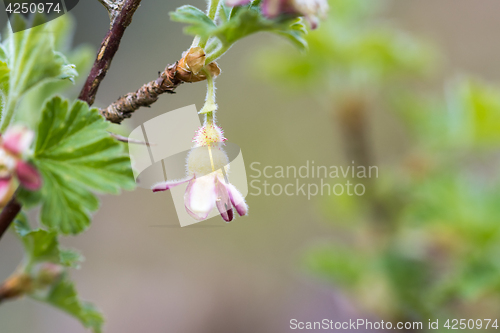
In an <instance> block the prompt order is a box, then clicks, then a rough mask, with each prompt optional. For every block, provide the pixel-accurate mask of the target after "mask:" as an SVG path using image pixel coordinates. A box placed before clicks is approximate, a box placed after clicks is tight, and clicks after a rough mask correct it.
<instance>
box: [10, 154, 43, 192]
mask: <svg viewBox="0 0 500 333" xmlns="http://www.w3.org/2000/svg"><path fill="white" fill-rule="evenodd" d="M16 175H17V178H18V179H19V182H20V183H21V185H22V186H23V187H25V188H27V189H28V190H30V191H36V190H38V189H39V188H40V187H41V186H42V177H41V176H40V173H38V170H37V169H35V167H34V166H32V165H30V164H28V163H26V162H24V161H18V162H17V165H16Z"/></svg>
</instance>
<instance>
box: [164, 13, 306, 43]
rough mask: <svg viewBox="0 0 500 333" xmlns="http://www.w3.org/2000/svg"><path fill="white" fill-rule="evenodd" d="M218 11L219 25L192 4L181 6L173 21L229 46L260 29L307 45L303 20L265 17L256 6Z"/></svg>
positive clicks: (191, 32) (194, 33) (196, 33)
mask: <svg viewBox="0 0 500 333" xmlns="http://www.w3.org/2000/svg"><path fill="white" fill-rule="evenodd" d="M219 12H220V15H221V22H222V23H221V24H220V25H219V26H216V25H215V23H214V22H213V21H212V20H211V19H210V18H209V17H208V16H207V15H206V14H205V13H203V12H202V11H201V10H199V9H198V8H196V7H193V6H182V7H179V8H177V10H176V11H175V12H173V13H171V14H170V16H171V19H172V20H173V21H177V22H182V23H187V24H189V26H188V27H187V28H186V29H185V32H186V33H188V34H191V35H199V36H201V37H203V38H206V39H209V38H211V37H216V38H218V39H219V40H220V41H221V42H222V43H223V44H224V45H226V46H230V45H232V44H233V43H235V42H236V41H238V40H239V39H242V38H244V37H246V36H248V35H251V34H253V33H256V32H259V31H269V32H273V33H276V34H278V35H281V36H284V37H286V38H287V39H289V40H291V41H292V42H293V43H294V44H295V45H296V46H298V47H299V48H301V49H304V48H306V46H307V43H306V40H305V39H304V36H305V33H306V30H305V27H304V25H303V23H302V22H301V20H298V19H291V20H283V19H276V20H269V19H267V18H265V17H263V16H262V14H261V12H260V9H259V7H258V6H257V5H248V6H238V7H235V8H228V7H225V6H224V7H222V8H221V9H220V11H219Z"/></svg>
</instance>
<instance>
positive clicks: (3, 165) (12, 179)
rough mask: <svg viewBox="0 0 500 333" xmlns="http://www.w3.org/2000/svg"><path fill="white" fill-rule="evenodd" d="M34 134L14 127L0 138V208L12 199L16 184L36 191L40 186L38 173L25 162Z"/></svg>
mask: <svg viewBox="0 0 500 333" xmlns="http://www.w3.org/2000/svg"><path fill="white" fill-rule="evenodd" d="M33 137H34V133H33V132H32V131H30V130H29V129H27V128H25V127H20V126H14V127H12V128H9V129H8V130H7V131H6V132H5V134H4V135H2V136H0V207H4V206H5V205H6V204H7V202H8V201H9V200H10V199H11V198H12V195H13V194H14V191H15V190H16V188H17V185H18V183H20V184H21V186H22V187H24V188H26V189H28V190H30V191H36V190H38V189H39V188H40V186H41V185H42V179H41V177H40V174H39V173H38V171H37V170H36V169H35V168H34V167H33V166H32V165H30V164H28V163H27V162H26V161H25V160H23V154H24V153H26V152H27V151H28V149H29V147H30V145H31V142H32V141H33Z"/></svg>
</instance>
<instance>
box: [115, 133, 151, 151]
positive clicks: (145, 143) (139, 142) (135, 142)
mask: <svg viewBox="0 0 500 333" xmlns="http://www.w3.org/2000/svg"><path fill="white" fill-rule="evenodd" d="M108 133H109V135H111V136H112V137H113V138H115V139H116V140H118V141H121V142H126V143H134V144H138V145H144V146H148V147H151V146H156V143H149V142H144V141H141V140H134V139H130V138H127V137H124V136H122V135H119V134H116V133H111V132H108Z"/></svg>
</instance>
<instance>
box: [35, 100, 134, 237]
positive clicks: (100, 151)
mask: <svg viewBox="0 0 500 333" xmlns="http://www.w3.org/2000/svg"><path fill="white" fill-rule="evenodd" d="M107 128H108V123H107V122H106V121H105V120H104V118H103V117H102V116H101V115H100V114H99V111H98V110H97V109H90V110H89V108H88V105H87V104H86V103H84V102H81V101H77V102H75V103H74V104H73V105H72V106H71V107H70V106H69V104H68V101H63V100H62V99H61V98H59V97H55V98H53V99H52V100H50V101H48V102H47V104H46V105H45V108H44V110H43V112H42V119H41V122H40V124H39V126H38V131H37V139H36V144H35V152H34V163H35V165H36V166H37V167H38V169H39V170H40V172H41V174H42V176H43V181H44V184H43V187H42V189H41V194H42V209H41V220H42V223H43V224H44V225H46V226H48V227H49V228H51V229H53V230H56V231H58V232H62V233H64V234H76V233H79V232H81V231H83V230H85V229H86V228H87V227H88V226H89V224H90V212H91V211H95V210H96V209H97V208H98V206H99V201H98V200H97V198H96V197H95V195H94V194H93V192H99V193H112V194H118V193H119V192H120V189H121V188H124V189H133V188H134V186H135V182H134V178H133V175H132V169H131V166H130V159H129V156H128V154H126V153H125V151H124V145H123V144H121V143H120V142H118V141H116V140H115V139H113V138H111V137H110V136H109V133H108V132H107Z"/></svg>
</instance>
